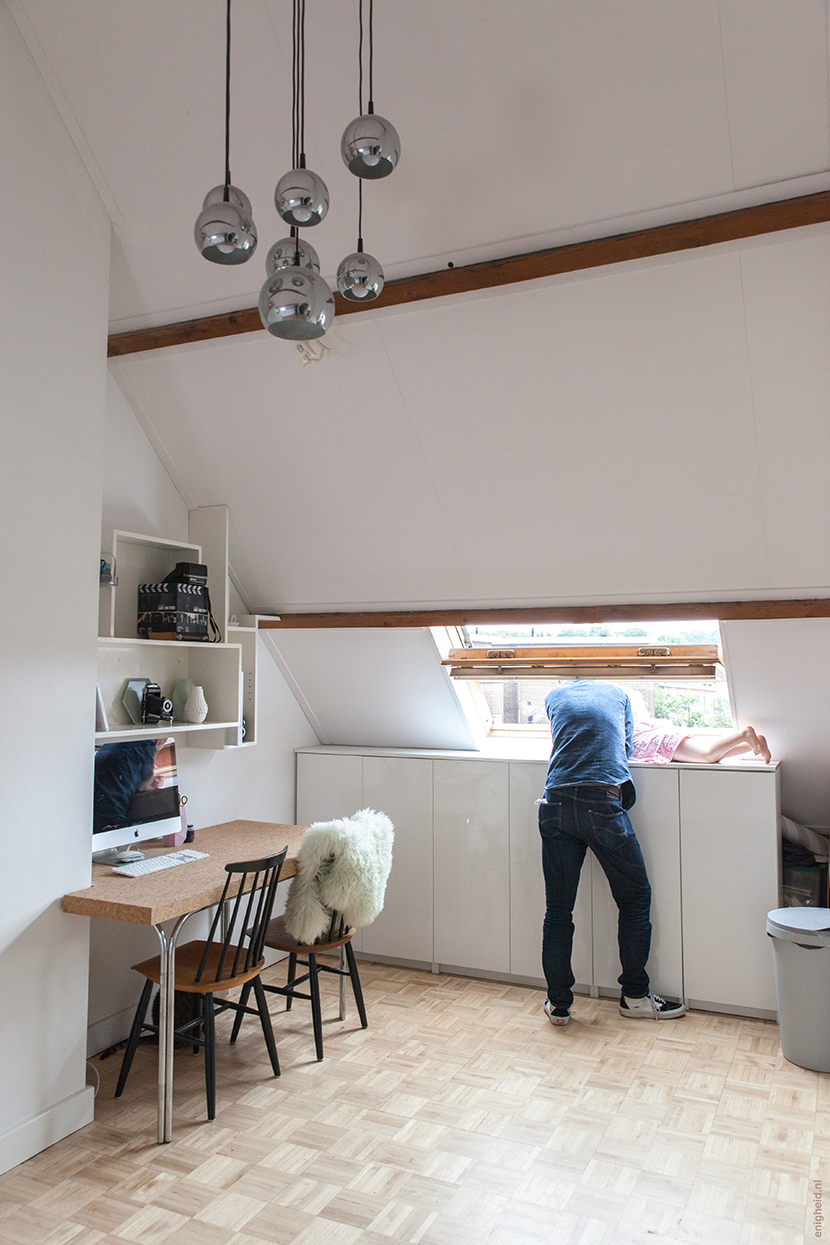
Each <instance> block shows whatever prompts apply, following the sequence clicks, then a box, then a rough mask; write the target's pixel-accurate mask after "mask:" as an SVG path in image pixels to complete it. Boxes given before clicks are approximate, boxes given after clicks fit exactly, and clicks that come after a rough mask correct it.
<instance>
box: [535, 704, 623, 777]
mask: <svg viewBox="0 0 830 1245" xmlns="http://www.w3.org/2000/svg"><path fill="white" fill-rule="evenodd" d="M545 709H546V710H547V714H548V718H549V719H550V729H551V739H552V744H553V747H552V751H551V757H550V764H549V765H548V774H547V779H546V782H545V789H546V790H549V789H550V788H551V787H569V786H573V785H574V784H576V783H598V784H600V785H603V786H621V785H622V784H623V783H624V782H628V781H630V779H631V771H630V770H629V768H628V758H629V757H630V755H631V747H632V739H633V733H634V716H633V714H632V712H631V701H630V700H629V699H628V696H627V695H626V693H625V692H624V691H623V690H622V688H619V687H615V686H614V685H613V684H610V683H591V682H588V681H584V680H575V681H574V682H572V683H563V684H561V686H559V687H555V688H554V689H553V691H552V692H549V693H548V695H547V696H546V697H545Z"/></svg>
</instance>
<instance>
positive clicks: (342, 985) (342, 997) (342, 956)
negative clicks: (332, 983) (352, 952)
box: [337, 947, 346, 1020]
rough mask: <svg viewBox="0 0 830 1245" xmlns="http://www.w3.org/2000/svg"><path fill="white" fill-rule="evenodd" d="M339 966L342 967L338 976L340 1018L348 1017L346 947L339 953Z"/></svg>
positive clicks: (338, 1015)
mask: <svg viewBox="0 0 830 1245" xmlns="http://www.w3.org/2000/svg"><path fill="white" fill-rule="evenodd" d="M337 967H338V968H339V969H340V975H339V977H338V978H337V995H338V1000H339V1003H340V1010H339V1011H338V1014H337V1019H338V1020H345V1019H346V977H345V972H346V949H345V947H341V948H340V950H339V951H338V953H337Z"/></svg>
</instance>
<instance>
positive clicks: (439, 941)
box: [433, 760, 510, 973]
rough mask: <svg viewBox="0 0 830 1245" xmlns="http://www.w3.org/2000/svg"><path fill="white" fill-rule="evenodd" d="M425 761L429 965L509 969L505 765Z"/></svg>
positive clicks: (508, 864) (504, 762)
mask: <svg viewBox="0 0 830 1245" xmlns="http://www.w3.org/2000/svg"><path fill="white" fill-rule="evenodd" d="M433 764H434V799H435V822H434V826H435V829H434V851H435V960H436V963H439V964H446V965H448V966H453V965H454V966H457V967H459V968H477V969H484V970H485V971H488V972H494V973H506V972H509V971H510V929H509V925H510V902H509V887H508V876H509V872H508V871H509V868H510V861H509V851H508V815H509V809H508V764H507V762H506V761H473V760H470V761H454V760H436V761H435V762H434V763H433Z"/></svg>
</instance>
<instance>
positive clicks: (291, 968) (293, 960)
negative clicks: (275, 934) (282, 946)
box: [285, 952, 297, 1012]
mask: <svg viewBox="0 0 830 1245" xmlns="http://www.w3.org/2000/svg"><path fill="white" fill-rule="evenodd" d="M296 976H297V957H296V955H294V953H293V952H289V954H288V976H287V977H286V979H285V987H286V989H287V990H290V989H291V987H292V986H293V985H294V979H295V977H296ZM293 1002H294V1000H293V999H292V997H291V995H290V994H287V995H286V996H285V1010H286V1011H287V1012H290V1011H291V1004H292V1003H293Z"/></svg>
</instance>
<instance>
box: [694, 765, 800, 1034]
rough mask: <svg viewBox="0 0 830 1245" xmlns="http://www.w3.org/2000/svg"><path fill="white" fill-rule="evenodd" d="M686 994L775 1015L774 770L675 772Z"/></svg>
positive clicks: (776, 855)
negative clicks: (770, 925)
mask: <svg viewBox="0 0 830 1245" xmlns="http://www.w3.org/2000/svg"><path fill="white" fill-rule="evenodd" d="M680 802H681V809H682V821H681V866H682V879H683V883H682V897H683V952H684V955H683V958H684V964H685V984H686V997H687V998H688V999H689V1000H690V1002H691V1003H692V1005H694V1004H695V1003H698V1004H703V1005H705V1006H712V1007H715V1008H720V1009H722V1010H725V1011H732V1010H733V1009H734V1010H737V1011H742V1010H744V1009H752V1010H753V1011H754V1010H764V1011H767V1012H774V1011H775V1009H776V994H775V980H774V976H773V968H772V952H771V950H770V945H769V944H770V940H769V938H768V937H767V934H766V918H767V913H768V912H769V911H770V910H771V909H773V908H777V907H779V904H780V900H779V894H780V890H779V877H780V852H781V840H780V835H779V830H778V807H779V795H778V770H777V768H776V769H766V770H755V771H752V772H743V773H742V772H741V771H740V770H739V769H724V768H722V767H720V766H718V767H706V768H704V767H702V766H699V767H697V768H692V767H690V766H689V767H684V768H683V769H681V771H680Z"/></svg>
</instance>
